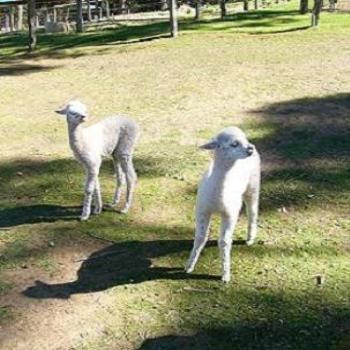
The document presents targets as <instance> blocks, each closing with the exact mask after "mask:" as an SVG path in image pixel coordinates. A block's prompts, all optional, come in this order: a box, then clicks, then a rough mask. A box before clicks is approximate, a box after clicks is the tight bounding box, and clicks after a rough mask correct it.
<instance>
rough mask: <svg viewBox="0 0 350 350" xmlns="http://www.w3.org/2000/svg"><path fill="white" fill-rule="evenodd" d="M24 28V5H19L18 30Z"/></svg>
mask: <svg viewBox="0 0 350 350" xmlns="http://www.w3.org/2000/svg"><path fill="white" fill-rule="evenodd" d="M22 28H23V5H18V6H17V30H22Z"/></svg>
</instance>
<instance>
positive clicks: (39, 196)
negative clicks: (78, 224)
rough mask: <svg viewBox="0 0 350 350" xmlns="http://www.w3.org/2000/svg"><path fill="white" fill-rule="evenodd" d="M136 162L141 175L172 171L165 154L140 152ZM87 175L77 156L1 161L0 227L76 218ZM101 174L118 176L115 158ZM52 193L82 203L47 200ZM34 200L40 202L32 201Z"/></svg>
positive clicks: (175, 162) (105, 164)
mask: <svg viewBox="0 0 350 350" xmlns="http://www.w3.org/2000/svg"><path fill="white" fill-rule="evenodd" d="M134 165H135V169H136V172H137V174H138V176H139V177H140V178H141V177H142V178H154V177H161V176H165V175H166V174H167V172H168V171H169V160H168V158H167V157H166V156H164V157H163V156H162V155H158V156H151V155H150V156H147V155H136V156H135V158H134ZM172 166H173V167H175V168H181V159H180V158H176V157H173V159H172ZM84 177H85V174H84V170H83V168H82V167H81V166H80V164H78V162H77V161H76V160H75V159H73V158H64V159H54V160H52V159H14V160H9V161H2V162H0V178H1V181H0V227H12V226H18V225H22V224H33V223H39V222H53V221H56V220H63V219H64V220H72V219H74V217H77V216H78V215H79V205H80V204H81V201H82V198H83V185H82V182H83V179H84ZM100 178H101V179H111V180H113V179H114V170H113V164H112V160H110V159H108V160H105V161H104V162H103V164H102V167H101V173H100ZM50 194H52V195H55V196H54V197H55V198H67V199H68V200H69V202H68V203H72V198H73V200H74V201H76V203H77V205H78V206H71V205H68V206H62V205H58V204H57V205H54V204H51V203H50V204H45V203H43V202H42V201H44V200H45V199H46V197H47V196H50ZM33 200H34V201H35V202H36V204H35V205H31V204H29V203H32V202H33ZM14 201H15V203H16V205H15V206H13V202H14ZM38 202H39V203H40V202H42V203H41V204H38ZM60 202H62V200H60ZM1 204H2V206H3V208H2V209H1Z"/></svg>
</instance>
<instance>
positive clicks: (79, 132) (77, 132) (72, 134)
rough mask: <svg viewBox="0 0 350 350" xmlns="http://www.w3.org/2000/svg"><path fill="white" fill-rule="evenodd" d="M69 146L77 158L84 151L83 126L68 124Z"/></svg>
mask: <svg viewBox="0 0 350 350" xmlns="http://www.w3.org/2000/svg"><path fill="white" fill-rule="evenodd" d="M68 136H69V145H70V148H71V150H72V151H73V153H74V155H75V156H76V157H79V155H80V154H81V153H82V151H83V127H82V125H81V124H78V125H76V124H71V123H68Z"/></svg>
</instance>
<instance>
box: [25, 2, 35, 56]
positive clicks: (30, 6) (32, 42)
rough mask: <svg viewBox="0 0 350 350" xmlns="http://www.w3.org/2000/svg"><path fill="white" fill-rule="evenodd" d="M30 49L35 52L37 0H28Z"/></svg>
mask: <svg viewBox="0 0 350 350" xmlns="http://www.w3.org/2000/svg"><path fill="white" fill-rule="evenodd" d="M27 13H28V50H29V52H33V50H34V49H35V46H36V33H35V31H36V11H35V0H28V9H27Z"/></svg>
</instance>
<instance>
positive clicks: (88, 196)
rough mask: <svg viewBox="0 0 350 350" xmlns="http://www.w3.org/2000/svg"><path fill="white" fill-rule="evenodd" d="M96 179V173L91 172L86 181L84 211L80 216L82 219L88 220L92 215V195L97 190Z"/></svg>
mask: <svg viewBox="0 0 350 350" xmlns="http://www.w3.org/2000/svg"><path fill="white" fill-rule="evenodd" d="M95 181H96V177H95V176H94V175H91V174H89V175H88V176H87V179H86V183H85V193H84V204H83V211H82V213H81V216H80V220H81V221H85V220H87V219H88V218H89V216H90V213H91V201H92V195H93V193H94V190H95Z"/></svg>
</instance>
